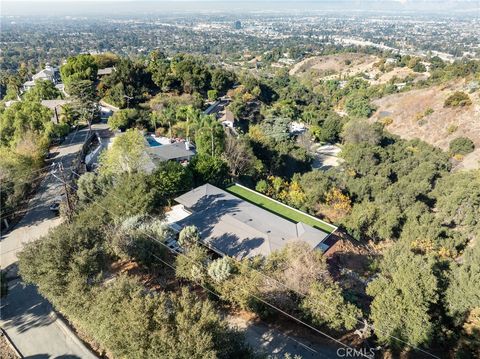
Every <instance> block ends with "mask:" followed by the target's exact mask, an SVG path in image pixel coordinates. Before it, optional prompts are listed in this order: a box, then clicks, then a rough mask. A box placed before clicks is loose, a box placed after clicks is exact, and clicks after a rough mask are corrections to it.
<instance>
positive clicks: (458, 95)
mask: <svg viewBox="0 0 480 359" xmlns="http://www.w3.org/2000/svg"><path fill="white" fill-rule="evenodd" d="M471 104H472V100H471V99H470V97H469V96H468V95H467V94H466V93H465V92H461V91H456V92H454V93H453V94H452V95H450V96H448V97H447V99H446V100H445V103H444V106H445V107H459V106H460V107H464V106H469V105H471Z"/></svg>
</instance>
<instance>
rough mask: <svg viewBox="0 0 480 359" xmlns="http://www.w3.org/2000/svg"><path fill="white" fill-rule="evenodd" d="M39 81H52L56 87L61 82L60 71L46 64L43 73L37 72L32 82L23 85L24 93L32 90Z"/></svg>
mask: <svg viewBox="0 0 480 359" xmlns="http://www.w3.org/2000/svg"><path fill="white" fill-rule="evenodd" d="M38 80H43V81H50V82H53V84H54V85H56V84H58V83H59V82H60V71H59V69H58V67H52V66H50V65H49V64H46V65H45V68H44V69H43V70H42V71H40V72H37V73H36V74H35V75H33V76H32V80H31V81H27V82H25V83H24V84H23V91H28V90H30V89H31V88H32V87H33V86H35V82H36V81H38Z"/></svg>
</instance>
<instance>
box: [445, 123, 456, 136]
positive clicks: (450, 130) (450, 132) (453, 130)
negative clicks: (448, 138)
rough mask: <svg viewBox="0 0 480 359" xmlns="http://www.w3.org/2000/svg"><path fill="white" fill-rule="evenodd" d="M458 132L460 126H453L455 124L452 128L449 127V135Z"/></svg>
mask: <svg viewBox="0 0 480 359" xmlns="http://www.w3.org/2000/svg"><path fill="white" fill-rule="evenodd" d="M457 130H458V126H457V125H453V124H452V125H450V126H448V127H447V132H448V134H452V133H454V132H455V131H457Z"/></svg>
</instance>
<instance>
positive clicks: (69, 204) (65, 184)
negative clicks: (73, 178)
mask: <svg viewBox="0 0 480 359" xmlns="http://www.w3.org/2000/svg"><path fill="white" fill-rule="evenodd" d="M58 169H59V171H60V175H61V176H62V183H63V190H64V191H65V196H66V198H67V209H68V211H67V217H68V220H69V221H71V220H72V213H73V207H72V202H71V199H70V191H69V189H68V187H67V180H66V178H65V172H64V168H63V163H61V162H60V163H59V164H58Z"/></svg>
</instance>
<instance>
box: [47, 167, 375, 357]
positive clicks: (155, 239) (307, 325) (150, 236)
mask: <svg viewBox="0 0 480 359" xmlns="http://www.w3.org/2000/svg"><path fill="white" fill-rule="evenodd" d="M52 175H53V176H54V177H56V178H57V179H59V180H60V181H62V179H61V178H59V177H57V176H56V175H55V174H52ZM66 185H67V186H69V187H71V188H72V189H74V187H73V186H71V185H70V184H66ZM86 197H87V198H89V199H90V200H91V199H93V198H92V197H91V196H86ZM93 204H95V205H97V206H98V207H100V208H102V209H103V210H105V211H106V212H108V213H110V214H112V212H111V211H109V210H108V209H106V208H105V207H103V206H101V205H100V204H98V203H97V201H95V202H93ZM116 217H117V218H120V217H119V216H118V215H117V216H116ZM149 217H151V218H153V217H152V216H149ZM146 236H147V237H149V238H151V239H152V240H154V241H155V242H157V243H159V244H161V245H162V246H164V247H165V248H167V250H168V251H170V252H172V253H175V254H176V255H177V256H178V255H183V256H185V257H186V258H187V259H188V260H189V261H190V262H192V263H194V264H198V265H200V266H201V267H202V268H203V264H202V263H201V262H196V261H194V260H193V259H192V258H190V257H188V256H187V255H186V254H184V253H181V252H180V251H177V250H175V249H172V248H170V247H168V246H167V245H166V244H165V243H163V242H162V241H160V240H158V239H157V238H155V237H154V236H152V235H150V234H148V233H146ZM205 268H206V267H205ZM202 287H203V286H202ZM259 300H261V299H259ZM261 301H262V302H264V303H266V304H267V305H269V306H270V307H272V308H274V309H276V310H279V309H277V308H276V307H275V306H274V305H273V304H270V303H268V302H266V301H264V300H261ZM280 312H281V313H282V314H284V315H288V316H289V317H291V318H295V320H296V321H297V322H299V323H301V324H303V325H305V326H306V327H307V328H310V329H312V330H314V331H315V332H317V333H319V334H321V335H324V336H325V337H327V338H329V339H331V340H334V341H335V342H337V343H338V344H341V345H342V346H344V347H346V348H350V349H352V350H354V349H353V348H352V347H350V346H349V345H347V344H345V343H342V342H341V341H339V340H338V339H335V338H333V337H332V336H330V335H328V334H326V333H324V332H322V331H321V330H319V329H317V328H315V327H313V326H311V325H310V324H308V323H305V322H304V321H302V320H301V319H298V318H296V317H294V316H292V315H290V314H288V313H286V312H284V311H281V310H280ZM361 355H362V356H365V357H366V358H368V359H371V358H370V357H369V356H367V355H364V354H363V353H361Z"/></svg>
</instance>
